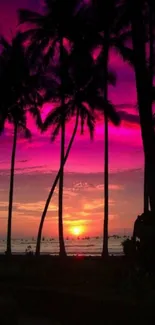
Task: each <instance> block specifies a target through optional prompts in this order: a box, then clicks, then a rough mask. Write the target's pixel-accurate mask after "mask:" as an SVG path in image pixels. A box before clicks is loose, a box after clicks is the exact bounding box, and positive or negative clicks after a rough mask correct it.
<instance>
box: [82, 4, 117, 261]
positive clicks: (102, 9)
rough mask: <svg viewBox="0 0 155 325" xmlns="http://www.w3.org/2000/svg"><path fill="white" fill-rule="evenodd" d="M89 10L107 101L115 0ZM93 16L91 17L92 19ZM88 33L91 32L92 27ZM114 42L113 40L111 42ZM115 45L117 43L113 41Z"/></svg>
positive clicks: (104, 251)
mask: <svg viewBox="0 0 155 325" xmlns="http://www.w3.org/2000/svg"><path fill="white" fill-rule="evenodd" d="M89 11H90V12H91V13H92V14H89V15H88V14H87V16H88V17H89V19H90V25H92V26H93V29H94V30H95V32H94V33H93V36H94V37H93V38H91V36H90V38H91V42H89V43H88V46H90V47H92V45H93V46H94V47H98V46H100V54H99V57H98V65H99V68H100V69H102V72H103V75H104V78H103V85H102V87H103V96H104V100H105V102H107V101H108V64H109V51H110V48H111V45H112V33H113V29H114V21H115V15H116V0H110V1H102V0H96V1H93V2H92V4H90V5H89ZM92 17H93V19H92ZM88 33H92V28H91V30H90V31H88ZM113 34H114V33H113ZM113 44H114V42H113ZM115 46H116V47H117V44H116V42H115ZM108 155H109V150H108V116H107V115H105V117H104V225H103V249H102V256H103V257H104V258H107V257H108V201H109V193H108V177H109V171H108V168H109V167H108V160H109V159H108V158H109V157H108Z"/></svg>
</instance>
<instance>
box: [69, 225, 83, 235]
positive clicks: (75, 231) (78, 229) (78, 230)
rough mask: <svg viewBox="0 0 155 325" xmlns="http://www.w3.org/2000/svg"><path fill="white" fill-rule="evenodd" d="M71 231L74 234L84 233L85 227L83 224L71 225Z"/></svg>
mask: <svg viewBox="0 0 155 325" xmlns="http://www.w3.org/2000/svg"><path fill="white" fill-rule="evenodd" d="M70 231H71V233H72V234H73V235H74V236H79V235H81V234H82V233H83V227H82V226H74V227H71V229H70Z"/></svg>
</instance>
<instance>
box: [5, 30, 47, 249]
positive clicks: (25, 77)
mask: <svg viewBox="0 0 155 325" xmlns="http://www.w3.org/2000/svg"><path fill="white" fill-rule="evenodd" d="M0 44H1V46H2V52H1V55H0V66H1V72H0V87H1V104H0V132H3V130H4V126H5V122H6V121H8V122H9V123H12V124H13V129H14V131H13V146H12V157H11V170H10V190H9V207H8V227H7V250H6V253H7V254H8V255H11V230H12V208H13V192H14V171H15V156H16V145H17V135H18V131H24V134H25V136H26V137H27V138H29V137H30V136H31V133H30V131H29V129H28V128H27V125H26V124H27V123H26V107H27V105H28V104H29V105H31V106H32V107H31V111H32V113H33V114H34V115H35V116H39V113H37V108H36V106H35V107H33V103H34V101H33V96H34V95H35V98H36V102H35V105H36V104H37V105H38V95H39V94H38V95H37V92H36V90H35V84H34V76H32V75H30V71H29V67H28V61H27V58H26V57H25V53H24V49H23V47H22V45H21V37H20V34H17V36H16V37H15V38H14V39H13V40H12V43H11V44H9V43H8V42H7V41H6V40H5V39H4V38H3V37H1V39H0ZM35 78H36V76H35ZM36 80H37V79H36ZM32 87H33V88H32ZM39 98H41V96H40V95H39ZM38 120H39V118H38Z"/></svg>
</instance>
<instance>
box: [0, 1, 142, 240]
mask: <svg viewBox="0 0 155 325" xmlns="http://www.w3.org/2000/svg"><path fill="white" fill-rule="evenodd" d="M18 8H21V1H20V0H5V1H4V0H0V33H1V34H3V35H5V36H6V37H7V38H8V39H10V38H11V36H12V35H14V34H15V31H16V28H17V26H18V21H17V15H16V10H17V9H18ZM22 8H29V9H33V10H38V9H39V10H40V9H41V2H40V1H39V0H22ZM110 68H111V69H112V70H114V71H115V72H116V75H117V86H116V87H109V97H110V99H111V101H112V102H113V103H114V104H115V105H117V109H118V110H121V116H122V122H121V126H119V127H115V126H113V125H112V124H110V123H109V169H110V175H109V196H110V198H109V232H110V234H114V233H123V234H126V233H128V232H130V231H132V227H133V222H134V220H135V219H136V217H137V215H138V214H139V213H141V212H142V208H143V151H142V141H141V133H140V127H139V122H138V114H137V111H136V108H131V107H130V105H132V104H133V105H135V103H136V91H135V78H134V73H133V71H132V69H131V67H129V66H128V65H127V64H126V63H124V62H123V61H122V60H121V58H120V57H119V56H118V54H117V53H115V52H114V51H112V52H111V55H110ZM124 103H126V104H127V105H126V107H124V108H123V109H121V108H120V107H118V106H119V104H124ZM47 105H48V107H47V106H45V107H44V109H45V110H46V109H49V104H47ZM28 123H29V125H30V127H31V130H32V139H31V140H26V139H24V138H23V135H22V134H19V135H18V143H17V155H16V166H15V167H16V173H15V191H14V205H13V225H12V226H13V237H14V238H15V237H27V236H36V234H37V230H38V225H39V221H40V217H41V212H42V210H43V207H44V205H45V201H46V198H47V195H48V192H49V190H50V187H51V185H52V182H53V180H54V177H55V175H56V171H57V170H58V168H59V157H60V139H59V137H58V139H57V140H56V141H55V143H51V141H50V130H49V131H48V132H47V133H45V134H43V135H42V134H40V133H39V132H38V130H37V128H36V127H35V124H34V121H33V120H32V118H31V117H28ZM73 127H74V121H71V122H70V123H69V124H68V126H67V137H66V146H67V143H68V141H69V139H70V137H71V134H72V129H73ZM103 141H104V121H103V120H99V121H98V122H97V124H96V130H95V137H94V140H93V141H90V137H89V134H88V131H87V129H85V134H84V135H83V136H81V135H80V132H79V130H78V134H77V136H76V140H75V142H74V145H73V148H72V150H71V154H70V156H69V159H68V161H67V163H66V166H65V183H64V232H65V236H68V235H70V234H71V232H72V228H73V227H81V230H82V231H83V234H82V235H84V236H89V235H90V236H96V235H102V231H103V207H104V200H103V193H104V185H103V162H104V151H103ZM0 147H1V155H0V236H1V237H4V236H5V234H6V227H7V209H8V188H9V170H10V157H11V147H12V127H11V126H10V125H6V128H5V132H4V134H3V135H2V136H1V137H0ZM57 202H58V188H56V191H55V193H54V196H53V199H52V201H51V204H50V207H49V211H48V213H47V218H46V221H45V225H44V230H43V234H44V236H57V228H58V225H57V221H58V213H57Z"/></svg>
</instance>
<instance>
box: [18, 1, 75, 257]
mask: <svg viewBox="0 0 155 325" xmlns="http://www.w3.org/2000/svg"><path fill="white" fill-rule="evenodd" d="M45 5H46V9H45V14H44V15H41V14H38V13H36V12H32V11H28V10H20V11H19V20H20V23H31V24H33V25H34V28H32V29H28V31H26V32H25V33H23V39H27V38H28V39H29V41H30V46H29V47H28V51H27V53H28V55H29V56H30V57H31V61H32V62H34V63H35V64H36V62H38V64H40V63H41V66H42V65H43V64H44V65H48V63H49V61H50V60H51V59H53V60H56V61H57V60H58V59H59V62H60V76H61V78H60V79H61V82H60V87H59V90H60V100H61V107H65V90H64V88H65V85H64V70H63V62H64V56H65V53H68V51H67V50H66V47H65V46H64V41H65V39H67V40H69V41H70V42H73V41H74V32H73V30H74V31H75V30H76V29H75V27H74V26H75V23H74V19H75V17H76V16H77V15H78V12H79V10H80V7H79V1H78V0H72V1H71V0H67V1H64V0H52V1H50V0H45ZM38 54H39V55H38ZM40 54H42V58H43V57H44V59H43V60H41V61H40ZM61 119H62V123H61V149H60V151H61V152H60V169H61V174H60V180H59V237H60V238H61V241H60V255H61V256H66V252H65V245H64V238H63V222H62V218H63V182H64V170H63V160H64V156H65V116H64V114H63V110H62V116H61Z"/></svg>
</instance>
